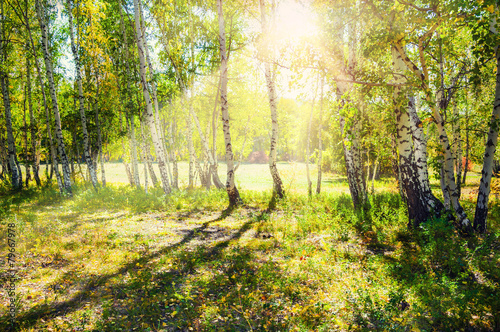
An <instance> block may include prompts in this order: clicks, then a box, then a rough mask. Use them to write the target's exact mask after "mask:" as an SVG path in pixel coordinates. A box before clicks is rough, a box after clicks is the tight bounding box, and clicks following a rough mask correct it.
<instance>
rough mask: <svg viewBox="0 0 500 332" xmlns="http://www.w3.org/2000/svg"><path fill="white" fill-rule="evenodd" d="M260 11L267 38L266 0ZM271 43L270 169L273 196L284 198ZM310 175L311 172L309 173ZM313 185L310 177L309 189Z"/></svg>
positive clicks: (267, 60) (266, 60) (267, 71)
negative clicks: (278, 162)
mask: <svg viewBox="0 0 500 332" xmlns="http://www.w3.org/2000/svg"><path fill="white" fill-rule="evenodd" d="M260 13H261V25H262V36H263V37H264V38H265V37H266V36H267V35H268V34H269V29H268V26H267V20H266V8H265V4H264V0H260ZM271 47H272V46H271V45H269V44H266V45H263V50H261V51H262V53H263V55H264V76H265V77H266V83H267V94H268V97H269V108H270V109H271V143H270V147H269V170H270V172H271V177H272V178H273V197H274V196H276V195H277V196H278V198H283V197H284V196H285V190H284V188H283V182H282V181H281V177H280V175H279V172H278V168H277V167H276V160H277V147H278V105H277V102H278V98H277V96H276V86H275V83H274V76H275V74H276V73H274V75H273V73H272V71H271V65H270V64H269V63H270V62H272V61H273V54H272V53H273V52H272V50H270V49H271ZM308 176H309V173H308ZM310 187H311V183H310V179H309V191H311V190H310Z"/></svg>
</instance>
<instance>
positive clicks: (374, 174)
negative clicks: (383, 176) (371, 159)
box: [372, 155, 379, 195]
mask: <svg viewBox="0 0 500 332" xmlns="http://www.w3.org/2000/svg"><path fill="white" fill-rule="evenodd" d="M378 157H379V156H378V155H377V159H375V164H374V165H373V175H372V195H373V194H374V193H375V177H376V176H377V170H378Z"/></svg>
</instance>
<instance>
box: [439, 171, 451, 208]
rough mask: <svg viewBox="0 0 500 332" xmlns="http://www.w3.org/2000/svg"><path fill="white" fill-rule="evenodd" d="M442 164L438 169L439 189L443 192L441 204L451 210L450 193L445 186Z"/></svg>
mask: <svg viewBox="0 0 500 332" xmlns="http://www.w3.org/2000/svg"><path fill="white" fill-rule="evenodd" d="M444 172H445V171H444V164H443V165H441V168H440V170H439V185H440V186H441V191H442V192H443V204H444V208H445V209H446V210H451V197H450V193H449V192H448V190H447V188H446V182H445V175H444Z"/></svg>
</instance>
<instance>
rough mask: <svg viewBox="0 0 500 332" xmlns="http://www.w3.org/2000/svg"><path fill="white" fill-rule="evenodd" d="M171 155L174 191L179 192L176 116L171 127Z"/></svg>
mask: <svg viewBox="0 0 500 332" xmlns="http://www.w3.org/2000/svg"><path fill="white" fill-rule="evenodd" d="M170 128H171V129H170V137H169V140H170V153H171V154H172V178H173V179H172V180H173V182H172V186H173V187H174V189H176V190H179V170H178V168H177V155H176V153H175V148H176V142H175V140H174V137H175V136H176V134H177V120H176V117H175V114H174V116H173V119H172V123H171V127H170Z"/></svg>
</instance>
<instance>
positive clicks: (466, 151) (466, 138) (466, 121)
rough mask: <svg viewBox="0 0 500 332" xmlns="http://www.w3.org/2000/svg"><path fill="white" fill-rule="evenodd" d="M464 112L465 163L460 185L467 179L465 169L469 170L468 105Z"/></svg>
mask: <svg viewBox="0 0 500 332" xmlns="http://www.w3.org/2000/svg"><path fill="white" fill-rule="evenodd" d="M465 111H466V114H465V165H464V175H463V178H462V185H464V186H465V180H466V179H467V171H468V170H469V150H470V144H469V107H468V105H467V108H466V110H465Z"/></svg>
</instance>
